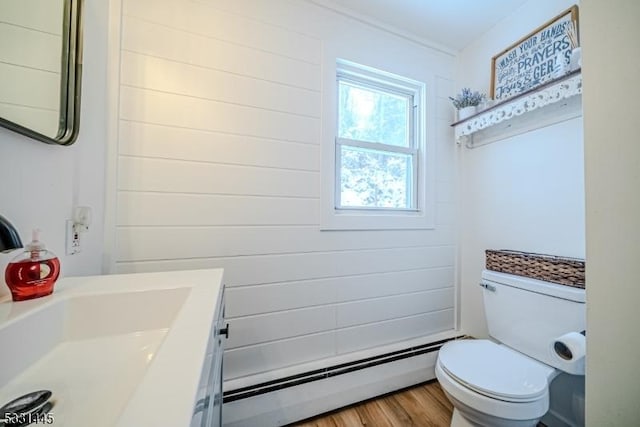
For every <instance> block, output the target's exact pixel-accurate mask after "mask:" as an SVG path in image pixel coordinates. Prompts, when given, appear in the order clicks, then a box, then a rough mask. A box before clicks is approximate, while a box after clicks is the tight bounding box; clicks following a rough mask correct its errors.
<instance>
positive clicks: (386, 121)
mask: <svg viewBox="0 0 640 427" xmlns="http://www.w3.org/2000/svg"><path fill="white" fill-rule="evenodd" d="M338 86H339V98H340V99H339V111H338V118H339V119H338V121H339V123H338V136H339V137H340V138H349V139H357V140H360V141H367V142H378V143H383V144H389V145H397V146H400V147H409V117H408V111H409V107H410V104H409V100H410V97H408V96H402V95H393V94H390V93H387V92H382V91H378V90H375V89H373V88H368V87H364V86H358V85H355V84H353V83H350V82H345V81H340V82H339V83H338Z"/></svg>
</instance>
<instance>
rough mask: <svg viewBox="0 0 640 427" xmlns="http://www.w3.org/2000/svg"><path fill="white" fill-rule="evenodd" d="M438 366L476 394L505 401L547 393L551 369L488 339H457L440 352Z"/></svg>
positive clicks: (534, 397)
mask: <svg viewBox="0 0 640 427" xmlns="http://www.w3.org/2000/svg"><path fill="white" fill-rule="evenodd" d="M438 358H439V361H440V364H441V366H442V368H443V370H445V371H446V372H447V373H448V374H449V375H450V376H451V377H453V378H454V379H456V380H457V381H459V382H460V383H462V384H464V385H466V386H467V387H469V388H470V389H472V390H474V391H475V392H477V393H480V394H483V395H485V396H488V397H491V398H493V399H499V400H503V401H506V402H531V401H534V400H537V399H539V398H540V397H542V396H543V395H544V394H545V393H547V390H548V384H549V380H550V378H551V377H552V375H553V373H554V372H555V369H554V368H552V367H550V366H547V365H545V364H543V363H540V362H538V361H537V360H534V359H531V358H529V357H527V356H525V355H523V354H521V353H518V352H516V351H515V350H511V349H510V348H508V347H505V346H503V345H499V344H496V343H494V342H492V341H489V340H460V341H454V342H450V343H448V344H447V345H446V346H443V347H442V348H441V349H440V354H439V356H438Z"/></svg>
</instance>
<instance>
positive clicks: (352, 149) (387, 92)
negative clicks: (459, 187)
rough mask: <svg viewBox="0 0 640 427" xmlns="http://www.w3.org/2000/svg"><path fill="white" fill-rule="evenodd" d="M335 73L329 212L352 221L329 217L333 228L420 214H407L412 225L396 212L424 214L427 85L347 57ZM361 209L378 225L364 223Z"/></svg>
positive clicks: (369, 225)
mask: <svg viewBox="0 0 640 427" xmlns="http://www.w3.org/2000/svg"><path fill="white" fill-rule="evenodd" d="M336 75H337V79H336V88H337V93H336V102H335V105H336V115H335V117H336V126H335V129H336V132H335V140H334V146H333V147H332V148H333V150H332V154H333V156H332V157H333V159H334V160H333V164H331V165H330V167H331V170H332V172H333V176H332V177H331V179H332V181H333V200H332V202H333V203H332V209H333V212H332V213H330V214H329V215H331V216H333V217H342V218H347V217H348V218H350V219H349V220H348V222H349V224H350V225H348V226H345V227H342V226H340V225H339V224H337V223H336V221H333V220H329V221H328V222H330V223H332V224H333V225H334V226H331V224H330V225H329V226H328V227H326V228H354V229H359V228H414V227H415V220H413V221H409V222H412V224H408V223H407V221H400V222H404V223H405V224H407V225H406V227H405V226H402V225H401V224H400V222H398V221H397V220H393V219H391V218H393V217H396V218H411V217H414V218H415V217H420V218H422V219H423V220H424V219H425V215H426V210H425V208H426V205H427V204H426V199H425V188H424V187H425V176H426V175H425V173H424V168H425V161H424V160H425V132H424V119H423V118H422V117H423V116H424V106H423V100H424V92H425V85H424V84H422V83H420V82H416V81H413V80H410V79H407V78H404V77H401V76H397V75H393V74H390V73H387V72H383V71H378V70H374V69H371V68H368V67H364V66H360V65H357V64H353V63H350V62H346V61H338V62H337V68H336ZM325 179H326V178H325ZM357 216H360V217H367V216H368V217H369V218H375V220H374V222H377V225H372V220H371V219H362V221H361V223H360V225H358V224H357V223H356V220H354V218H355V217H357ZM385 218H386V219H385ZM380 221H387V222H386V224H385V223H381V222H380ZM394 221H395V222H394ZM325 223H326V221H325ZM392 223H395V225H393V224H392ZM421 224H423V225H424V221H423V222H422V223H421ZM419 228H423V227H422V226H420V227H419Z"/></svg>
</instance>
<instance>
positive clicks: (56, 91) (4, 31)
mask: <svg viewBox="0 0 640 427" xmlns="http://www.w3.org/2000/svg"><path fill="white" fill-rule="evenodd" d="M62 3H63V2H59V1H49V0H24V1H2V2H0V45H2V48H1V49H0V81H3V82H12V84H10V85H7V86H6V87H3V89H2V92H0V117H2V118H5V119H7V120H10V121H12V122H15V123H18V124H23V125H26V124H28V125H27V127H29V128H31V129H33V130H36V131H38V132H40V133H43V134H45V135H55V134H56V132H57V131H58V117H59V110H60V75H61V71H62V65H61V60H60V58H61V55H62V25H56V23H57V22H62V15H63V13H62V7H63V5H62ZM18 40H19V41H20V43H17V42H16V41H18Z"/></svg>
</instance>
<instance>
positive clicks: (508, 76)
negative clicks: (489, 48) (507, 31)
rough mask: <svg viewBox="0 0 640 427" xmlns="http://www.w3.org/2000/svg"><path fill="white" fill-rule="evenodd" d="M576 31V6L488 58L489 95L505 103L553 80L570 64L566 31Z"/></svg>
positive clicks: (569, 50) (569, 44)
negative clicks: (555, 72) (505, 100)
mask: <svg viewBox="0 0 640 427" xmlns="http://www.w3.org/2000/svg"><path fill="white" fill-rule="evenodd" d="M572 23H573V26H574V27H573V29H574V31H575V33H576V34H577V31H578V6H572V7H571V8H569V9H567V10H565V11H564V12H562V13H561V14H560V15H558V16H556V17H555V18H553V19H552V20H550V21H549V22H547V23H545V24H544V25H542V26H541V27H539V28H537V29H535V30H534V31H533V32H532V33H530V34H527V35H526V36H525V37H523V38H522V39H520V40H518V41H517V42H515V43H514V44H512V45H511V46H509V47H508V48H506V49H505V50H503V51H502V52H500V53H499V54H497V55H496V56H494V57H493V58H492V59H491V96H492V98H493V99H495V100H504V99H507V98H511V97H512V96H515V95H518V94H519V93H522V92H524V91H527V90H529V89H533V88H535V87H537V86H539V85H541V84H543V83H545V82H547V81H549V80H552V79H554V78H556V77H557V76H556V75H555V74H554V70H557V69H558V67H561V66H563V64H562V63H564V65H568V64H569V60H570V57H571V42H570V40H569V35H568V31H569V29H570V28H571V24H572Z"/></svg>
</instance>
